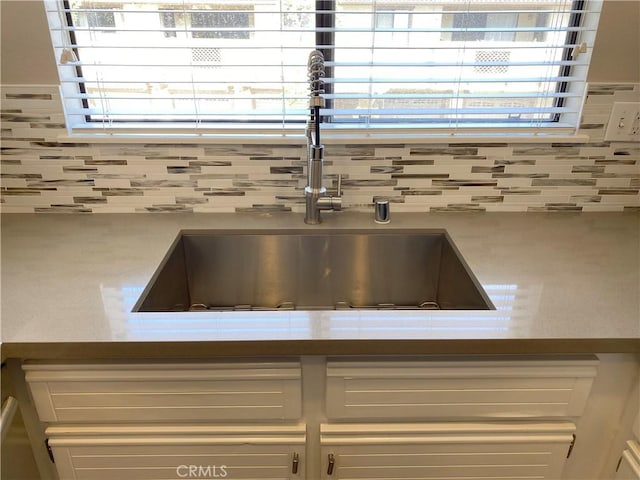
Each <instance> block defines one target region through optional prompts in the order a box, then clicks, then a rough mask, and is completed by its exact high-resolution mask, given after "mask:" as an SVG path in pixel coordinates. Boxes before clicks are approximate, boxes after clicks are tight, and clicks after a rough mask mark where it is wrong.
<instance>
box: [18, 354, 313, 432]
mask: <svg viewBox="0 0 640 480" xmlns="http://www.w3.org/2000/svg"><path fill="white" fill-rule="evenodd" d="M23 368H24V369H25V371H26V380H27V383H28V385H29V388H30V389H31V393H32V394H33V398H34V403H35V406H36V409H37V411H38V415H39V416H40V419H41V420H42V421H45V422H110V421H136V422H140V421H178V420H194V421H211V420H218V421H242V420H257V419H260V420H274V419H279V420H292V419H297V418H299V417H300V415H301V370H300V364H299V363H297V362H286V363H276V362H272V363H255V364H254V363H197V364H179V363H178V364H176V363H171V364H169V363H144V364H143V363H137V364H124V363H123V364H82V365H80V364H46V365H45V364H26V365H24V367H23Z"/></svg>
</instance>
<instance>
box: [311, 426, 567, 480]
mask: <svg viewBox="0 0 640 480" xmlns="http://www.w3.org/2000/svg"><path fill="white" fill-rule="evenodd" d="M320 431H321V444H322V457H323V460H322V462H323V465H322V468H323V476H322V479H323V480H325V479H326V480H329V479H332V480H339V479H350V480H355V479H371V478H374V477H375V478H394V479H398V480H399V479H411V480H419V479H425V480H427V479H431V480H433V479H438V480H444V479H452V480H453V479H462V478H465V479H467V478H468V479H481V478H482V479H489V478H493V479H497V478H500V479H505V480H506V479H516V478H538V479H545V478H547V479H558V478H560V477H561V472H562V468H563V466H564V463H565V460H566V457H567V451H568V450H569V447H570V445H571V442H572V441H573V432H574V431H575V426H574V425H573V424H572V423H570V422H552V423H517V424H505V425H499V424H488V423H429V424H425V423H412V424H338V425H321V430H320Z"/></svg>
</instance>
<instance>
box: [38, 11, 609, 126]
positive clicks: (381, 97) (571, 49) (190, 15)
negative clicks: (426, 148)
mask: <svg viewBox="0 0 640 480" xmlns="http://www.w3.org/2000/svg"><path fill="white" fill-rule="evenodd" d="M600 3H601V2H599V1H594V0H584V1H581V0H520V1H518V2H517V3H516V2H512V1H506V0H449V1H444V2H443V1H433V0H413V1H402V0H384V1H383V0H380V1H376V0H316V1H314V0H226V1H218V2H211V1H208V0H173V1H171V0H143V1H110V0H66V1H58V0H45V4H46V6H47V13H48V17H49V22H50V28H51V34H52V38H53V42H54V48H55V50H56V56H57V58H58V60H59V69H60V74H61V83H62V92H63V97H64V100H65V108H66V115H67V119H68V123H69V124H70V126H71V128H82V127H85V128H86V127H90V128H99V129H107V130H109V131H118V130H127V129H130V128H137V129H143V130H153V129H159V130H161V131H162V130H163V129H167V128H172V129H174V128H180V127H184V128H196V129H206V130H207V131H212V132H218V131H219V132H227V133H243V132H245V131H247V130H248V131H253V130H254V129H260V131H265V132H267V131H278V130H282V129H291V128H293V129H295V128H300V129H302V128H303V124H304V121H305V120H306V117H307V114H308V82H307V57H308V54H309V52H310V51H311V50H313V49H319V50H321V51H322V52H323V53H324V55H325V65H326V67H325V95H324V96H325V98H326V100H327V102H326V103H327V108H326V109H324V110H323V111H322V115H323V118H324V120H325V122H324V123H325V126H328V128H330V129H331V128H335V129H337V130H344V131H359V130H363V129H368V130H371V129H379V130H381V131H392V132H393V131H399V130H401V129H431V130H434V131H437V130H438V129H443V130H445V131H450V130H452V129H455V130H459V129H462V130H473V129H480V130H485V129H486V130H491V129H503V130H504V129H507V130H511V131H514V130H515V131H523V132H529V131H538V130H540V129H545V130H546V129H549V128H551V129H554V130H557V131H560V130H562V131H563V132H573V131H575V128H576V125H577V123H578V119H579V115H580V109H581V105H582V100H583V96H584V90H585V82H586V74H587V69H588V64H589V59H590V54H591V49H592V45H593V41H594V39H595V33H596V28H597V21H598V16H599V11H600V6H601V5H600Z"/></svg>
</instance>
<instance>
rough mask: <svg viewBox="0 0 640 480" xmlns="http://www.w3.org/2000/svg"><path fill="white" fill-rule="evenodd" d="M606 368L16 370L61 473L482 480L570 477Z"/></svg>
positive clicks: (507, 360) (423, 360) (533, 361)
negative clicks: (568, 464) (578, 434)
mask: <svg viewBox="0 0 640 480" xmlns="http://www.w3.org/2000/svg"><path fill="white" fill-rule="evenodd" d="M597 365H598V360H597V359H596V358H595V357H593V356H580V357H578V356H571V357H553V356H537V357H526V356H502V357H500V356H496V357H489V356H477V357H449V358H441V357H437V358H436V357H430V356H424V357H416V358H411V359H406V358H400V359H397V358H395V359H387V358H366V357H361V358H352V359H347V360H344V359H336V358H329V359H327V358H324V357H308V358H306V357H303V358H301V359H299V360H283V361H274V360H266V359H265V360H264V361H260V359H257V360H255V361H236V360H219V361H211V362H188V361H184V362H162V361H153V360H149V361H146V362H130V363H127V362H94V363H36V362H32V363H27V364H25V365H24V366H23V368H24V370H25V372H26V375H25V378H26V381H27V384H28V386H29V388H30V391H31V393H32V396H33V399H34V404H35V406H36V409H37V412H38V415H39V417H40V420H41V421H42V422H43V423H45V426H46V437H47V438H48V443H49V447H50V448H51V450H52V452H53V456H54V457H55V459H56V469H57V471H58V473H59V476H60V479H61V480H107V479H109V480H111V479H118V480H150V479H160V478H162V479H168V478H174V479H175V478H194V477H200V478H202V477H203V476H204V478H233V479H259V478H270V479H281V480H297V479H302V478H309V479H310V480H318V479H320V478H324V479H326V480H332V479H346V478H348V479H353V480H355V479H377V478H396V479H413V480H421V479H460V478H464V479H466V480H472V479H480V478H482V479H485V480H486V479H489V478H492V479H493V478H501V479H510V478H512V479H515V478H540V479H545V478H548V479H559V478H561V477H562V469H563V466H564V464H565V460H566V456H567V452H568V451H569V450H570V446H571V445H572V442H573V440H574V438H575V436H574V432H575V422H576V421H577V419H578V418H579V417H580V416H581V415H582V412H583V410H584V408H585V403H586V400H587V397H588V395H589V391H590V388H591V383H592V381H593V378H594V376H595V375H596V370H597ZM303 372H304V373H303ZM303 375H304V379H303ZM303 380H304V381H303ZM323 400H324V401H323ZM214 474H215V475H216V476H213V475H214ZM206 475H209V477H207V476H206Z"/></svg>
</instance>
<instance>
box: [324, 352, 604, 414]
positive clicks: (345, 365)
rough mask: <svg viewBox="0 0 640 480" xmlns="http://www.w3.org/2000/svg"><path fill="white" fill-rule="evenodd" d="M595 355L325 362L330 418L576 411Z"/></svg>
mask: <svg viewBox="0 0 640 480" xmlns="http://www.w3.org/2000/svg"><path fill="white" fill-rule="evenodd" d="M597 363H598V361H597V359H596V358H595V357H587V358H580V359H571V360H560V359H549V360H546V359H545V360H539V359H513V360H505V359H500V360H497V359H496V360H487V359H484V358H483V359H464V360H454V361H442V360H416V361H395V362H394V361H381V362H378V361H369V362H367V361H357V362H351V361H329V362H328V363H327V415H328V418H330V419H414V420H420V419H436V418H437V419H464V418H469V419H474V418H529V417H540V418H553V417H563V418H565V417H577V416H580V415H581V414H582V411H583V410H584V406H585V403H586V400H587V397H588V395H589V390H590V388H591V384H592V383H593V378H594V377H595V375H596V369H597Z"/></svg>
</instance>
